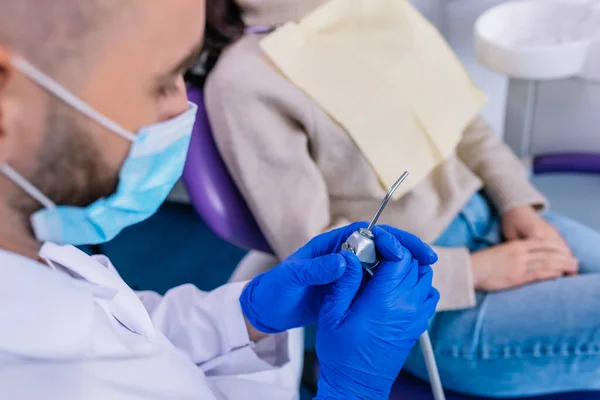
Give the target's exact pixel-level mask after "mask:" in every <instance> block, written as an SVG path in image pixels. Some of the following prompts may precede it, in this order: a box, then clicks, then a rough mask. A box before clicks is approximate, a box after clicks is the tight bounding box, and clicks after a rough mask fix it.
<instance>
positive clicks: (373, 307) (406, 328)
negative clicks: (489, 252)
mask: <svg viewBox="0 0 600 400" xmlns="http://www.w3.org/2000/svg"><path fill="white" fill-rule="evenodd" d="M373 233H374V235H375V238H376V244H377V248H378V250H379V252H380V253H381V255H382V256H383V259H384V261H382V262H381V264H380V265H379V268H377V269H376V270H375V274H374V275H373V277H372V278H371V279H370V280H369V281H367V282H366V283H362V276H363V275H362V270H361V268H360V264H358V265H356V264H355V263H348V266H347V268H346V271H345V273H344V275H343V276H342V277H341V278H340V279H338V280H337V281H336V282H335V283H333V284H332V285H331V290H330V292H329V293H328V294H327V296H326V298H325V299H324V301H323V305H322V309H321V314H320V318H319V329H318V331H317V355H318V357H319V361H320V363H321V376H320V379H319V391H318V396H317V399H320V400H325V399H327V400H331V399H335V400H337V399H344V400H351V399H361V400H365V399H378V400H384V399H385V400H387V399H388V398H389V396H390V390H391V387H392V384H393V383H394V381H395V379H396V377H397V376H398V373H399V372H400V369H401V368H402V365H403V364H404V361H405V360H406V357H407V356H408V354H409V352H410V350H411V349H412V348H413V346H414V345H415V342H416V341H417V339H418V338H419V337H420V336H421V334H422V333H423V332H425V330H426V329H427V324H428V321H429V319H430V318H431V316H432V315H433V313H434V311H435V307H436V305H437V302H438V300H439V293H438V291H437V290H436V289H434V288H432V286H431V283H432V279H433V271H432V270H431V267H430V266H429V265H422V264H423V263H422V262H419V261H420V260H418V259H417V258H414V257H413V256H412V255H411V252H410V251H409V250H408V249H406V248H404V247H403V246H402V245H401V244H400V243H399V242H398V241H397V240H396V238H394V237H393V236H392V235H390V234H389V233H388V232H386V231H385V230H383V229H381V228H376V229H374V230H373ZM434 261H435V259H434Z"/></svg>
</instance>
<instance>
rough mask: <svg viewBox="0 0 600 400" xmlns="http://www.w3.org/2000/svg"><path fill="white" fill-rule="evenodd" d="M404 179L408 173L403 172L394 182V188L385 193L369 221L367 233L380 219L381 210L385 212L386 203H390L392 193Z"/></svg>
mask: <svg viewBox="0 0 600 400" xmlns="http://www.w3.org/2000/svg"><path fill="white" fill-rule="evenodd" d="M406 178H408V171H405V172H404V173H403V174H402V176H401V177H400V178H399V179H398V180H397V181H396V183H394V186H392V187H391V188H390V190H389V191H388V192H387V194H386V195H385V197H384V198H383V201H382V202H381V205H379V209H378V210H377V212H376V213H375V216H374V217H373V219H372V220H371V223H370V224H369V227H368V228H367V230H368V231H371V230H373V227H374V226H375V225H376V224H377V221H379V217H381V214H382V213H383V210H385V206H387V203H388V202H389V201H390V199H391V198H392V196H393V195H394V192H395V191H396V190H397V189H398V188H399V187H400V185H402V182H404V180H405V179H406Z"/></svg>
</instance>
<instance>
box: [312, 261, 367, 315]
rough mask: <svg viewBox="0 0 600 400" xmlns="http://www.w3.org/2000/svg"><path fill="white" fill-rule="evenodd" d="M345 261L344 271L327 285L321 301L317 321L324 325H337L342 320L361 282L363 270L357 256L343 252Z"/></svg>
mask: <svg viewBox="0 0 600 400" xmlns="http://www.w3.org/2000/svg"><path fill="white" fill-rule="evenodd" d="M344 256H345V258H346V261H347V266H346V271H345V272H344V274H343V275H342V276H341V277H340V278H339V279H338V280H336V281H335V282H334V283H333V284H331V286H330V287H329V293H328V294H327V297H326V300H325V301H324V303H323V307H322V309H321V314H320V318H319V323H322V324H325V326H339V325H340V324H341V323H342V321H343V320H344V318H345V316H346V314H347V313H348V310H350V307H351V306H352V302H353V301H354V299H355V298H356V296H357V293H358V290H359V289H360V286H361V284H362V278H363V270H362V265H361V264H360V261H359V260H358V258H357V257H356V256H355V255H354V254H352V253H350V252H344Z"/></svg>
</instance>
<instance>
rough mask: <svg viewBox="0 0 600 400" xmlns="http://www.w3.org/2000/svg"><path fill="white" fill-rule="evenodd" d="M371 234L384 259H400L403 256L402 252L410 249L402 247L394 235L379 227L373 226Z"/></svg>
mask: <svg viewBox="0 0 600 400" xmlns="http://www.w3.org/2000/svg"><path fill="white" fill-rule="evenodd" d="M373 235H374V236H375V246H376V247H377V251H378V252H379V254H381V257H382V258H383V259H384V260H386V261H400V260H402V258H403V257H404V253H405V252H407V251H410V250H408V249H406V248H404V247H403V246H402V244H401V243H400V241H399V240H398V239H396V238H395V237H394V235H392V234H391V233H389V232H387V231H385V230H383V229H380V228H379V227H375V229H374V230H373Z"/></svg>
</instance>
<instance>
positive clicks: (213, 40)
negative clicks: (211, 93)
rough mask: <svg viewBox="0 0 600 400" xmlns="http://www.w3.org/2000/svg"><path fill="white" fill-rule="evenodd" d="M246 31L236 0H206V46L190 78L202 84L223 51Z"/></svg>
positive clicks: (189, 75)
mask: <svg viewBox="0 0 600 400" xmlns="http://www.w3.org/2000/svg"><path fill="white" fill-rule="evenodd" d="M243 33H244V22H243V21H242V17H241V11H240V8H239V7H238V5H237V4H236V3H235V1H234V0H206V29H205V32H204V48H203V50H202V56H201V59H200V60H199V64H198V65H197V66H196V68H195V69H194V70H192V71H190V73H189V74H188V76H187V78H188V80H190V81H192V82H193V83H195V84H197V85H199V86H202V84H203V82H204V78H205V77H206V75H207V74H208V73H209V72H210V70H211V69H212V68H213V67H214V66H215V64H216V62H217V60H218V58H219V56H220V55H221V52H222V51H223V49H225V47H227V45H229V44H230V43H231V42H234V41H235V40H237V39H238V38H239V37H240V36H242V34H243Z"/></svg>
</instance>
